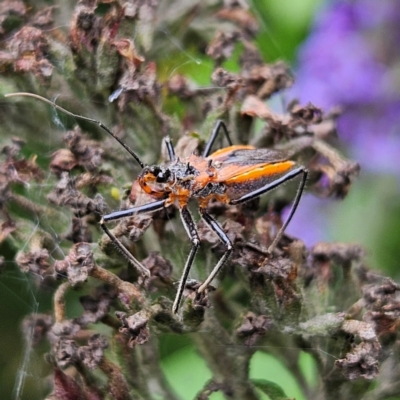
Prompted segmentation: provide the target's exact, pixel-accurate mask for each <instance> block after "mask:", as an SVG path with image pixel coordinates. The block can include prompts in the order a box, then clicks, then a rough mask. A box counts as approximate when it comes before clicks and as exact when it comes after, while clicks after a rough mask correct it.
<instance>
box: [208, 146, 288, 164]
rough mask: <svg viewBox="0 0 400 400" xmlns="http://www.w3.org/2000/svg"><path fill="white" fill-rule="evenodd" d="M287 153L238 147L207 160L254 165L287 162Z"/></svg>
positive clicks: (215, 153)
mask: <svg viewBox="0 0 400 400" xmlns="http://www.w3.org/2000/svg"><path fill="white" fill-rule="evenodd" d="M288 158H289V157H288V155H287V153H286V152H285V151H282V150H275V149H256V148H255V147H253V146H245V145H236V146H230V147H225V148H223V149H220V150H217V151H215V152H214V153H212V154H211V155H210V156H208V157H207V159H211V160H213V161H217V162H221V163H224V164H235V165H242V164H245V165H254V164H265V163H276V162H282V161H286V160H287V159H288Z"/></svg>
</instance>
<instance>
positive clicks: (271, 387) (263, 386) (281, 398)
mask: <svg viewBox="0 0 400 400" xmlns="http://www.w3.org/2000/svg"><path fill="white" fill-rule="evenodd" d="M251 382H252V383H253V384H254V386H256V387H257V388H258V389H260V390H261V391H262V392H263V393H265V394H266V395H268V397H269V398H270V399H271V400H292V399H290V398H289V397H287V396H286V393H285V391H284V390H283V389H282V388H281V387H280V386H279V385H278V384H277V383H275V382H272V381H267V380H266V379H252V380H251Z"/></svg>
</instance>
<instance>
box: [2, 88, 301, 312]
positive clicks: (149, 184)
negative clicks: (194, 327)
mask: <svg viewBox="0 0 400 400" xmlns="http://www.w3.org/2000/svg"><path fill="white" fill-rule="evenodd" d="M6 96H7V97H10V96H29V97H34V98H37V99H40V100H42V101H44V102H46V103H49V104H51V105H52V106H53V107H55V108H57V109H59V110H60V111H62V112H64V113H66V114H68V115H71V116H73V117H75V118H78V119H83V120H86V121H91V122H94V123H96V124H98V125H99V126H100V127H101V128H102V129H103V130H105V131H106V132H107V133H108V134H109V135H111V136H112V137H113V138H114V139H115V140H117V141H118V142H119V143H120V144H121V145H122V146H123V147H124V149H125V150H126V151H127V152H128V153H129V154H130V155H131V156H132V157H133V158H134V159H135V160H136V162H137V163H138V164H139V165H140V166H141V168H142V171H141V172H140V174H139V176H138V178H137V182H138V183H139V185H140V187H141V188H142V189H143V191H144V192H146V193H147V194H148V195H150V196H151V197H152V198H153V199H154V201H152V202H150V203H147V204H144V205H140V206H136V207H132V208H130V209H127V210H122V211H117V212H113V213H110V214H107V215H104V216H103V217H102V218H101V221H100V226H101V228H102V229H103V231H104V233H105V234H106V235H107V236H108V237H109V238H110V240H111V241H112V242H113V243H114V244H115V246H117V247H118V249H119V250H120V251H121V252H122V254H123V255H124V256H125V257H126V259H127V260H128V261H129V262H130V263H131V264H132V265H133V266H134V267H135V268H137V270H138V271H139V272H140V273H141V274H143V275H147V276H148V275H149V271H148V270H147V269H146V268H145V267H144V266H143V265H142V264H141V263H140V262H139V261H138V260H137V259H136V258H135V257H134V256H133V255H132V254H131V253H130V252H129V251H128V250H127V249H126V248H125V247H124V245H123V244H122V243H121V242H120V241H119V240H118V239H117V238H116V237H115V236H114V235H113V234H112V233H111V231H110V230H109V229H108V227H107V226H106V223H107V222H109V221H113V220H118V219H121V218H124V217H128V216H132V215H136V214H141V213H149V212H154V211H157V210H161V209H163V208H166V207H169V206H172V205H175V206H176V207H177V208H178V209H179V211H180V216H181V220H182V223H183V226H184V227H185V230H186V232H187V234H188V236H189V238H190V240H191V242H192V247H191V250H190V252H189V255H188V258H187V260H186V263H185V266H184V269H183V273H182V276H181V279H180V282H179V287H178V290H177V294H176V296H175V300H174V304H173V309H172V310H173V312H174V313H176V312H177V311H178V309H179V305H180V302H181V299H182V294H183V290H184V288H185V284H186V282H187V279H188V276H189V272H190V269H191V267H192V265H193V262H194V258H195V255H196V253H197V250H198V249H199V246H200V238H199V234H198V231H197V226H196V224H195V222H194V220H193V217H192V215H191V213H190V212H189V209H188V207H187V204H188V202H189V200H190V199H193V198H194V199H196V200H197V201H198V204H199V212H200V215H201V217H202V218H203V220H204V221H205V223H206V224H207V225H208V226H209V227H210V229H211V230H212V231H213V232H214V233H215V234H216V235H217V236H218V238H219V239H220V241H221V242H222V243H223V244H224V246H225V249H226V250H225V252H224V254H223V255H222V257H221V258H220V259H219V261H218V262H217V264H216V266H215V267H214V268H213V270H212V271H211V273H210V274H209V276H208V277H207V279H206V280H205V281H204V282H203V284H202V285H201V286H200V287H199V288H198V292H199V293H201V292H203V291H204V290H205V289H206V288H207V286H208V285H209V284H210V283H211V281H212V280H213V279H214V278H215V276H216V275H217V274H218V272H219V271H220V269H221V268H222V267H223V265H224V264H225V263H226V261H227V260H228V258H229V257H230V255H231V253H232V243H231V241H230V240H229V238H228V236H227V234H226V233H225V232H224V230H223V229H222V227H221V226H220V224H219V223H218V221H217V220H216V219H214V218H213V217H212V216H211V215H210V214H209V213H208V212H207V206H208V203H209V201H210V200H212V199H217V200H219V201H221V202H223V203H226V204H233V205H236V204H241V203H244V202H246V201H249V200H252V199H255V198H257V197H259V196H261V195H262V194H264V193H267V192H269V191H270V190H272V189H274V188H276V187H277V186H279V185H281V184H283V183H285V182H287V181H288V180H290V179H293V178H295V177H296V176H299V175H301V180H300V184H299V187H298V190H297V194H296V196H295V198H294V201H293V204H292V207H291V210H290V212H289V216H288V218H287V220H286V221H285V223H284V224H283V225H282V227H281V228H280V230H279V231H278V233H277V235H276V237H275V239H274V240H273V242H272V243H271V245H270V246H269V248H268V250H267V252H268V253H272V251H273V249H274V248H275V246H276V244H277V243H278V241H279V240H280V238H281V237H282V235H283V233H284V231H285V229H286V227H287V225H288V224H289V222H290V220H291V219H292V217H293V215H294V213H295V211H296V208H297V206H298V204H299V201H300V198H301V195H302V193H303V190H304V186H305V183H306V180H307V174H308V171H307V169H305V168H304V167H303V166H301V165H297V164H296V163H295V162H294V161H291V160H289V159H288V157H287V155H286V154H285V153H284V152H282V151H278V150H272V149H256V148H254V147H253V146H246V145H232V141H231V139H230V136H229V134H228V130H227V128H226V126H225V123H224V122H223V121H217V122H216V124H215V127H214V129H213V132H212V134H211V137H210V139H209V140H208V142H207V143H206V146H205V149H204V151H203V153H202V155H201V156H198V155H195V154H192V155H190V156H189V157H187V158H185V159H179V158H178V157H176V155H175V150H174V146H173V145H172V143H171V141H170V139H169V138H168V137H167V138H165V139H164V140H165V144H166V147H167V151H168V156H169V161H168V162H167V163H165V164H161V165H153V166H148V165H145V164H144V163H143V162H142V161H141V160H140V158H139V156H138V155H137V154H136V153H135V152H134V151H132V150H131V149H130V148H129V147H128V146H127V145H126V144H125V143H124V142H122V141H121V140H120V139H119V138H118V137H117V136H115V135H114V133H113V132H112V131H111V130H110V129H108V128H107V127H106V126H105V125H103V124H102V123H101V122H99V121H97V120H94V119H91V118H87V117H84V116H81V115H76V114H73V113H71V112H69V111H67V110H65V109H64V108H62V107H60V106H58V105H57V104H55V103H54V102H52V101H50V100H48V99H45V98H43V97H41V96H38V95H35V94H32V93H12V94H8V95H6ZM221 132H223V133H224V134H225V136H226V138H227V140H228V142H229V144H230V146H228V147H225V148H222V149H220V150H217V151H215V152H214V153H211V149H212V146H213V144H214V142H215V140H216V138H217V137H218V135H219V133H221Z"/></svg>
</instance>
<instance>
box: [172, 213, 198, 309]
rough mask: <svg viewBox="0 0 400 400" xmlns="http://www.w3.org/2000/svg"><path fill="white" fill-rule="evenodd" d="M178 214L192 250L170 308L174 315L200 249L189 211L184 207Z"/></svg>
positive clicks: (194, 225) (195, 228)
mask: <svg viewBox="0 0 400 400" xmlns="http://www.w3.org/2000/svg"><path fill="white" fill-rule="evenodd" d="M180 213H181V220H182V223H183V226H184V227H185V230H186V233H187V234H188V236H189V238H190V241H191V242H192V248H191V249H190V253H189V255H188V258H187V260H186V264H185V267H184V268H183V272H182V276H181V279H180V281H179V286H178V291H177V292H176V296H175V300H174V305H173V306H172V312H173V313H174V314H176V313H177V312H178V309H179V305H180V303H181V300H182V294H183V290H184V289H185V285H186V281H187V279H188V276H189V272H190V269H191V268H192V265H193V261H194V257H195V255H196V253H197V250H198V249H199V247H200V238H199V234H198V232H197V227H196V224H195V222H194V221H193V217H192V215H191V214H190V211H189V210H188V208H187V207H186V206H184V207H182V208H181V209H180Z"/></svg>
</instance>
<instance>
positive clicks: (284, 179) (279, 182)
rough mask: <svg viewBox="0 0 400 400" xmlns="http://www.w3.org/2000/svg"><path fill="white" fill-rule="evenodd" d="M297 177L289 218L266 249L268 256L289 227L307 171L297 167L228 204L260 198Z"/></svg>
mask: <svg viewBox="0 0 400 400" xmlns="http://www.w3.org/2000/svg"><path fill="white" fill-rule="evenodd" d="M298 175H302V177H301V181H300V184H299V187H298V189H297V193H296V196H295V198H294V200H293V204H292V207H291V209H290V212H289V216H288V217H287V219H286V221H285V223H284V224H283V225H282V227H281V229H279V231H278V233H277V234H276V236H275V239H274V240H273V242H272V243H271V245H270V246H269V247H268V249H267V252H268V253H270V254H271V253H272V251H273V250H274V248H275V246H276V245H277V244H278V242H279V240H280V239H281V237H282V235H283V234H284V232H285V230H286V228H287V226H288V225H289V223H290V221H291V220H292V218H293V215H294V213H295V212H296V209H297V206H298V205H299V202H300V199H301V196H302V194H303V192H304V187H305V185H306V181H307V175H308V170H307V169H306V168H304V167H298V168H295V169H292V170H291V171H289V172H288V173H287V174H285V175H283V176H282V177H281V178H278V179H276V180H274V181H272V182H270V183H268V184H267V185H265V186H263V187H262V188H260V189H257V190H254V191H253V192H250V193H247V194H245V195H244V196H242V197H240V198H239V199H236V200H232V201H231V202H230V204H241V203H245V202H246V201H249V200H252V199H255V198H257V197H259V196H261V195H262V194H264V193H267V192H269V191H270V190H272V189H275V188H276V187H278V186H280V185H282V184H283V183H285V182H287V181H289V180H291V179H293V178H295V177H296V176H298Z"/></svg>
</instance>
